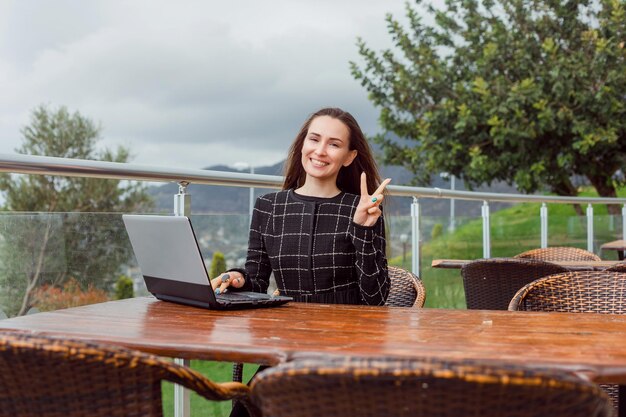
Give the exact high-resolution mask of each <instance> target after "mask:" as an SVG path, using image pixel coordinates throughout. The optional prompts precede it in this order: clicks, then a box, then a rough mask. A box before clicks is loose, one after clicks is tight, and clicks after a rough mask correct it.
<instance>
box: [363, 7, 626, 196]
mask: <svg viewBox="0 0 626 417" xmlns="http://www.w3.org/2000/svg"><path fill="white" fill-rule="evenodd" d="M415 3H416V5H415V6H410V5H408V4H407V7H406V18H407V19H406V22H407V23H405V24H402V23H400V21H398V20H397V19H394V17H393V16H391V15H387V23H388V30H389V33H390V35H391V38H392V40H393V45H394V47H395V48H392V49H387V50H384V51H381V52H375V51H373V50H372V49H370V48H369V47H368V46H367V45H366V43H365V41H363V40H362V39H359V41H358V46H359V52H360V55H361V57H362V62H361V63H355V62H352V63H351V68H352V74H353V76H354V77H355V78H356V79H357V80H360V81H361V83H362V85H363V86H364V87H365V88H366V89H367V91H368V92H369V97H370V99H371V101H372V102H373V103H374V104H375V105H376V106H377V107H378V108H379V109H380V124H381V126H382V127H383V129H385V131H386V132H387V134H381V135H378V136H377V137H376V138H375V141H377V142H378V143H380V144H381V145H382V148H383V150H384V158H385V161H386V162H387V163H391V164H396V165H404V166H405V167H407V168H409V169H410V170H411V171H412V172H413V173H414V183H418V184H428V183H429V181H430V177H431V175H432V174H435V173H439V172H442V171H447V172H449V173H451V174H454V175H456V176H457V177H459V178H462V179H463V180H464V181H465V182H466V184H469V185H470V186H477V185H481V184H489V183H491V182H492V181H496V180H500V181H506V182H507V183H509V184H513V183H514V184H516V186H517V187H518V189H519V190H520V191H523V192H528V193H530V192H536V191H541V190H547V191H550V192H554V193H556V194H559V195H576V194H577V189H576V187H575V185H574V184H573V183H572V177H573V176H575V175H581V176H584V177H586V178H587V179H588V180H589V181H590V183H591V184H592V185H593V186H594V187H595V188H596V189H597V191H598V193H599V195H601V196H607V197H615V196H616V191H615V190H616V186H619V185H621V184H623V175H620V174H621V171H620V170H621V169H623V167H624V160H625V158H624V156H625V153H626V70H625V68H626V48H624V42H625V41H626V2H625V1H624V0H595V1H588V0H569V1H556V0H542V1H540V0H462V1H455V0H446V1H445V7H443V8H441V9H437V8H435V7H433V6H432V5H426V6H424V5H423V4H422V2H421V1H420V0H417V1H416V2H415ZM427 21H432V22H433V23H428V22H427ZM390 132H393V133H394V134H395V135H396V137H395V138H394V137H391V135H389V133H390Z"/></svg>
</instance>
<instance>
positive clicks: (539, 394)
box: [251, 358, 613, 417]
mask: <svg viewBox="0 0 626 417" xmlns="http://www.w3.org/2000/svg"><path fill="white" fill-rule="evenodd" d="M286 387H288V388H286ZM251 389H252V399H253V401H254V402H255V403H256V404H257V406H258V407H259V408H260V409H261V411H262V413H263V415H268V416H273V417H309V416H310V417H313V416H354V417H359V416H412V417H421V416H424V417H426V416H428V417H430V416H439V417H459V416H468V415H472V416H481V417H496V416H497V417H501V416H515V417H531V416H533V417H534V416H536V417H545V416H550V417H566V416H567V417H576V416H581V417H582V416H585V417H588V416H597V417H601V416H602V417H608V416H610V415H612V412H613V410H612V408H611V406H610V401H609V399H608V397H607V396H606V394H605V393H604V392H602V391H601V390H600V389H599V388H598V387H597V386H596V385H595V384H592V383H590V382H588V381H584V380H583V379H581V378H579V377H576V376H574V375H573V374H570V373H566V372H564V371H556V370H552V371H548V370H536V369H535V370H532V369H529V368H524V367H521V366H514V365H511V364H508V365H493V364H491V365H486V364H480V363H477V362H470V361H462V362H452V361H443V360H436V359H431V360H427V359H424V360H421V361H419V360H392V359H388V358H385V359H371V358H369V359H364V358H361V359H359V358H347V359H337V360H325V361H322V360H309V361H305V360H303V361H294V362H289V363H285V364H281V365H278V366H276V367H273V368H269V369H267V370H265V371H263V372H261V373H259V374H258V375H257V376H256V378H255V379H254V380H253V381H252V385H251Z"/></svg>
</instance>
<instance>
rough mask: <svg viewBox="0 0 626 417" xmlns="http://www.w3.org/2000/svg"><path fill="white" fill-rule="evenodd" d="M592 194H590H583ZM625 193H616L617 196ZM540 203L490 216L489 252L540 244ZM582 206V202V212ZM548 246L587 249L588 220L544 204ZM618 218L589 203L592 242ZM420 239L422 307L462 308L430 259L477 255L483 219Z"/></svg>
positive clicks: (211, 407) (221, 372) (449, 280)
mask: <svg viewBox="0 0 626 417" xmlns="http://www.w3.org/2000/svg"><path fill="white" fill-rule="evenodd" d="M584 195H586V196H592V194H591V193H584ZM624 195H626V192H624V191H622V192H620V196H624ZM539 209H540V205H539V204H519V205H515V206H513V207H511V208H507V209H504V210H500V211H498V212H495V213H492V215H491V245H492V248H491V256H492V257H505V256H514V255H516V254H518V253H520V252H523V251H525V250H528V249H534V248H538V247H539V246H540V228H541V226H540V218H539ZM584 210H585V207H583V211H584ZM548 211H549V221H548V230H549V233H548V234H549V242H548V243H549V246H576V247H580V248H583V249H586V248H587V237H586V236H587V235H586V233H587V221H586V218H585V217H584V216H583V217H580V216H577V215H576V213H575V211H574V208H573V207H572V206H571V205H562V204H549V205H548ZM621 230H622V225H621V217H620V218H614V219H611V218H610V217H609V216H607V210H606V206H604V205H597V206H594V236H595V240H594V247H595V250H594V251H595V252H596V253H600V252H599V247H600V245H601V244H602V243H604V242H607V241H610V240H615V239H619V238H621ZM424 239H425V240H426V241H424V242H422V271H421V273H420V276H421V278H422V279H423V281H424V285H425V287H426V307H433V308H465V296H464V293H463V284H462V281H461V277H460V271H459V270H446V269H434V268H431V267H430V264H431V261H432V260H433V259H439V258H444V259H446V258H447V259H477V258H482V254H483V251H482V221H481V219H470V220H467V221H466V222H465V223H464V224H462V225H461V226H459V227H458V228H457V229H456V230H455V231H454V232H453V233H450V232H448V233H443V234H441V235H440V236H437V237H436V238H431V237H430V236H428V237H425V238H424ZM601 255H602V257H603V258H605V259H617V255H616V254H615V252H611V253H602V254H601ZM403 261H404V265H405V267H406V266H407V265H411V259H410V256H409V257H404V259H403V257H402V256H398V257H394V258H391V259H389V263H390V264H391V265H396V266H402V264H403ZM192 367H193V368H194V369H196V370H199V371H200V372H202V373H203V374H205V375H207V376H208V377H210V378H211V379H212V380H214V381H229V380H231V377H232V373H231V372H232V364H231V363H219V362H205V361H192ZM256 368H257V367H256V366H254V365H246V366H245V367H244V371H245V375H244V378H246V380H248V379H249V378H250V377H251V376H252V375H253V374H254V371H255V370H256ZM163 389H164V391H163V393H164V398H163V409H164V413H165V416H167V417H169V416H173V415H174V411H173V410H174V405H173V386H172V384H169V383H164V386H163ZM191 407H192V415H210V416H227V415H228V414H229V412H230V408H231V403H230V401H226V402H221V403H216V402H210V401H205V400H204V399H202V398H199V397H198V396H197V395H195V394H192V396H191Z"/></svg>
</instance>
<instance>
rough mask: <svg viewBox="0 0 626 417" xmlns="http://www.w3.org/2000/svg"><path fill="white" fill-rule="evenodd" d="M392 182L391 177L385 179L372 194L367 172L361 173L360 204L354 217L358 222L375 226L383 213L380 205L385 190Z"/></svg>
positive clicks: (362, 224)
mask: <svg viewBox="0 0 626 417" xmlns="http://www.w3.org/2000/svg"><path fill="white" fill-rule="evenodd" d="M390 182H391V178H387V179H385V180H384V181H383V182H382V184H380V185H379V186H378V188H377V189H376V191H374V194H372V195H370V194H369V193H368V192H367V178H366V176H365V172H363V173H362V174H361V199H360V200H359V205H358V206H357V207H356V211H355V212H354V218H353V219H352V220H353V221H354V222H355V223H356V224H360V225H361V226H373V225H374V224H376V221H377V220H378V218H379V217H380V215H381V211H380V207H378V205H379V204H380V203H381V202H382V201H383V198H384V196H383V190H384V189H385V187H386V186H387V184H389V183H390Z"/></svg>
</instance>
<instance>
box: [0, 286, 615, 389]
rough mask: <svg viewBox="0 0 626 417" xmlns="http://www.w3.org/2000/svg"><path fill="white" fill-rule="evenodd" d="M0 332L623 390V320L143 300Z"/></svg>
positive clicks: (217, 356)
mask: <svg viewBox="0 0 626 417" xmlns="http://www.w3.org/2000/svg"><path fill="white" fill-rule="evenodd" d="M0 329H13V330H20V331H26V332H33V333H40V334H50V335H61V336H65V337H68V336H69V337H75V338H80V339H87V340H92V341H100V342H110V343H114V344H118V345H123V346H126V347H131V348H136V349H139V350H142V351H146V352H151V353H156V354H159V355H163V356H170V357H181V358H196V359H208V360H219V361H236V362H240V361H241V362H255V363H264V364H270V365H272V364H277V363H279V362H282V361H287V360H290V359H293V358H297V357H308V356H329V355H358V356H372V355H373V356H376V355H380V356H387V357H425V356H429V357H439V358H449V359H452V358H474V359H482V360H488V361H497V362H499V361H506V362H515V363H523V364H526V365H533V366H540V367H541V366H549V367H557V368H564V369H569V370H573V371H576V372H580V373H582V374H586V375H588V376H589V377H590V378H591V379H593V380H596V381H602V382H615V383H622V384H626V316H623V315H602V314H593V313H589V314H587V313H584V314H583V313H571V314H570V313H537V312H509V311H481V310H444V309H413V308H400V307H366V306H342V305H323V304H302V303H289V304H287V305H284V306H280V307H275V308H263V309H253V310H239V311H211V310H204V309H201V308H195V307H188V306H182V305H178V304H174V303H168V302H164V301H158V300H156V299H154V298H152V297H143V298H134V299H128V300H121V301H111V302H107V303H102V304H94V305H90V306H83V307H77V308H71V309H66V310H58V311H54V312H49V313H38V314H33V315H29V316H23V317H17V318H12V319H7V320H1V321H0Z"/></svg>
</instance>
